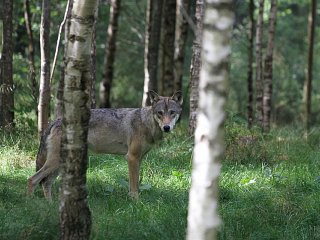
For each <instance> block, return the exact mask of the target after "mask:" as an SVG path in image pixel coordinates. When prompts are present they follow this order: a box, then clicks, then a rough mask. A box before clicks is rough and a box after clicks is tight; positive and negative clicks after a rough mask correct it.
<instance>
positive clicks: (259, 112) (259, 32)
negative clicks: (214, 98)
mask: <svg viewBox="0 0 320 240" xmlns="http://www.w3.org/2000/svg"><path fill="white" fill-rule="evenodd" d="M263 9H264V0H259V14H258V21H257V28H256V120H257V123H258V125H259V126H260V127H262V121H263V102H262V101H263V64H262V39H263Z"/></svg>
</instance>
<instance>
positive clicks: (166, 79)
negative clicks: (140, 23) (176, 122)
mask: <svg viewBox="0 0 320 240" xmlns="http://www.w3.org/2000/svg"><path fill="white" fill-rule="evenodd" d="M175 26H176V0H165V3H164V5H163V27H161V31H162V32H161V34H163V42H162V44H163V46H162V51H163V52H162V57H163V61H161V62H162V63H163V66H162V68H161V69H162V72H163V73H162V79H161V80H160V81H161V85H162V88H161V90H162V92H161V94H162V95H164V96H169V95H172V94H173V93H174V90H175V89H174V73H173V69H174V38H175Z"/></svg>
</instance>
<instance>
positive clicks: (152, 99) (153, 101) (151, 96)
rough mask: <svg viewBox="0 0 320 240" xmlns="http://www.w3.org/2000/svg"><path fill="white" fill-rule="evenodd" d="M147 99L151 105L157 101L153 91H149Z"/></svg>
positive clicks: (157, 98)
mask: <svg viewBox="0 0 320 240" xmlns="http://www.w3.org/2000/svg"><path fill="white" fill-rule="evenodd" d="M148 97H149V99H150V103H151V105H153V104H154V103H156V102H158V101H159V95H158V94H157V93H156V92H155V91H152V90H150V91H149V92H148Z"/></svg>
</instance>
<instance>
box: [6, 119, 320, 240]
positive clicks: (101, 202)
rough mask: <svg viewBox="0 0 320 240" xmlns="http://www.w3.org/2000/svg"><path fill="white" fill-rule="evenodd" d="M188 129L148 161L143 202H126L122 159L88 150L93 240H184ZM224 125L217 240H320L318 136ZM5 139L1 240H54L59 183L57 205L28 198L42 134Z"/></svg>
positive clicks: (188, 173)
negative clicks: (267, 131)
mask: <svg viewBox="0 0 320 240" xmlns="http://www.w3.org/2000/svg"><path fill="white" fill-rule="evenodd" d="M186 127H187V125H186V123H185V122H182V124H181V125H180V126H179V127H178V128H177V129H176V130H175V132H174V133H172V134H170V135H168V136H166V138H165V140H164V141H163V143H162V144H160V145H157V146H155V147H154V149H153V150H152V151H151V152H150V153H149V154H148V155H147V156H146V157H145V159H144V161H143V164H142V181H141V196H140V199H139V200H138V201H133V200H131V199H130V198H129V197H128V196H127V191H128V178H127V164H126V160H125V159H124V157H122V156H114V155H95V154H90V156H89V168H88V172H87V178H88V192H89V197H88V200H89V206H90V209H91V211H92V223H93V224H92V232H91V239H161V240H162V239H184V238H185V233H186V227H187V209H188V189H189V187H190V183H191V180H190V179H191V159H192V147H193V143H192V138H190V137H189V136H188V135H187V131H186ZM225 129H226V136H225V140H226V156H225V159H223V161H222V172H221V177H220V217H221V219H222V224H221V226H220V229H219V239H290V240H291V239H320V217H319V212H320V204H319V199H320V151H319V141H318V140H319V137H320V130H319V129H313V131H312V134H311V135H310V137H309V138H308V140H305V139H304V138H303V137H302V136H303V133H302V131H299V129H297V128H293V127H292V128H281V129H276V130H274V131H272V132H271V133H270V134H268V135H262V134H261V133H260V132H259V131H258V130H257V129H254V130H251V131H248V130H247V129H246V128H245V124H244V123H242V122H239V121H236V120H233V119H231V120H228V121H227V123H226V127H225ZM0 134H1V136H0V137H1V138H0V141H1V142H0V239H58V238H59V212H58V209H59V206H58V205H59V203H58V191H59V190H58V188H59V181H56V182H55V184H54V189H53V193H54V201H53V203H48V202H47V201H46V200H44V198H43V194H42V191H41V189H40V187H39V188H37V190H36V192H35V194H34V196H33V197H27V196H26V179H27V178H28V177H29V176H30V175H32V174H33V173H34V169H35V162H34V158H35V155H36V152H37V146H38V143H37V137H36V135H35V134H32V133H31V131H30V130H29V131H28V132H23V131H20V132H19V133H17V132H16V133H14V134H10V135H8V134H3V133H0Z"/></svg>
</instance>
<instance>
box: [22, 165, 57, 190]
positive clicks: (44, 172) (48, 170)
mask: <svg viewBox="0 0 320 240" xmlns="http://www.w3.org/2000/svg"><path fill="white" fill-rule="evenodd" d="M56 169H57V168H56V167H48V166H47V165H46V164H45V165H44V166H43V167H42V168H41V169H40V170H39V171H38V172H36V173H35V174H34V175H33V176H31V177H30V178H29V179H28V194H29V195H31V194H33V192H34V189H35V188H36V186H37V185H38V184H39V183H40V182H41V180H43V179H45V178H46V177H48V176H49V177H50V176H51V175H50V174H52V172H55V171H56ZM46 181H47V180H46Z"/></svg>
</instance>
